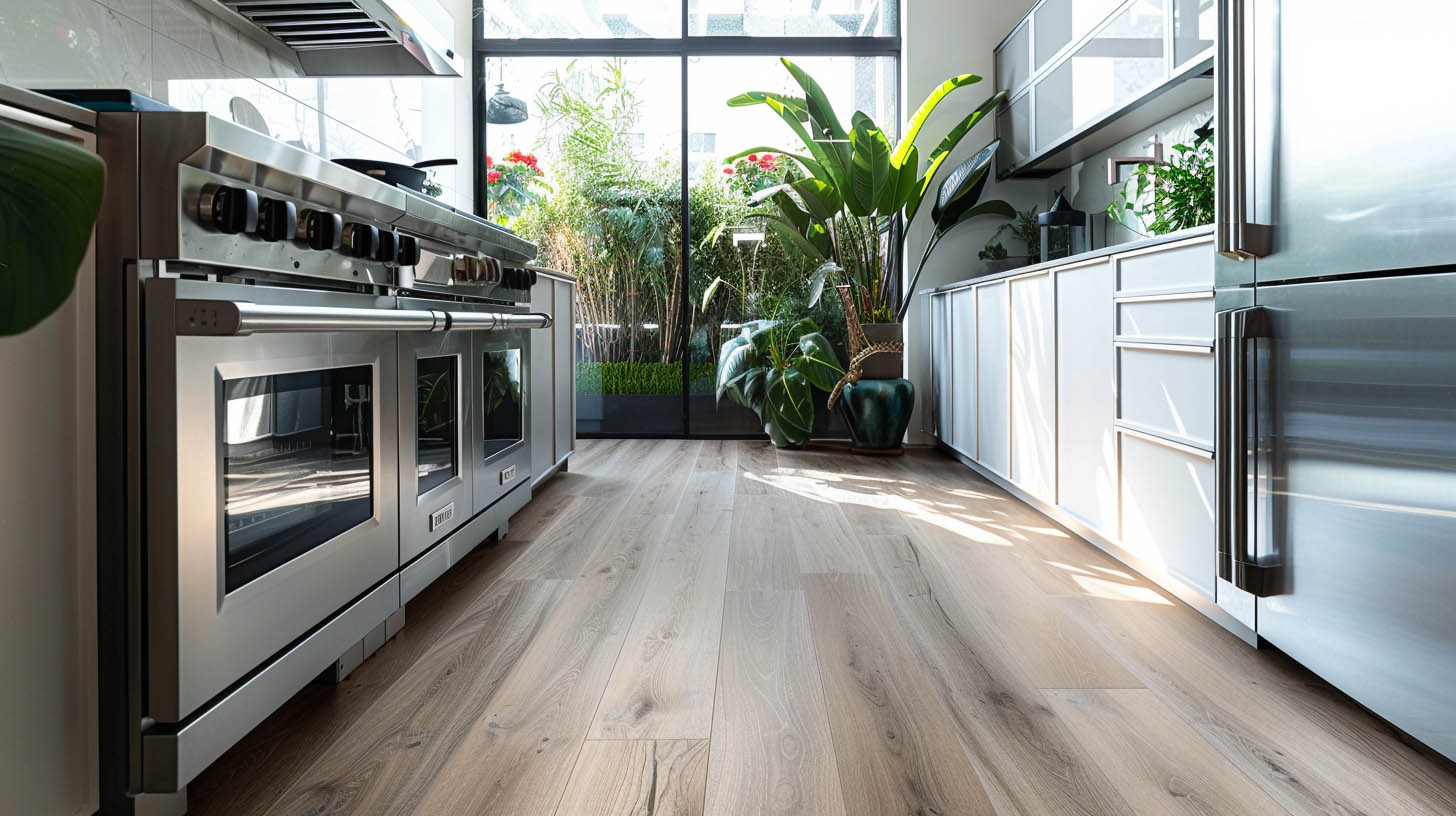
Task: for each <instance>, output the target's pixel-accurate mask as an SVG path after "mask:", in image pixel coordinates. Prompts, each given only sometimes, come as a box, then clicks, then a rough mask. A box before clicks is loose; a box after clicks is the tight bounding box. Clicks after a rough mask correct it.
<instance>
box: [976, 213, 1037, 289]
mask: <svg viewBox="0 0 1456 816" xmlns="http://www.w3.org/2000/svg"><path fill="white" fill-rule="evenodd" d="M1036 215H1037V208H1035V207H1033V208H1031V209H1029V210H1025V211H1019V212H1017V213H1016V215H1015V217H1013V218H1012V219H1011V220H1010V221H1008V222H1006V223H1005V224H1002V225H1001V226H999V227H997V228H996V231H995V232H993V233H991V237H990V238H988V239H986V245H985V247H983V248H982V249H981V251H980V252H978V253H976V256H977V257H978V258H980V259H981V260H983V261H985V262H986V273H987V274H989V275H994V274H996V273H998V272H1005V271H1006V270H1008V269H1017V268H1019V267H1023V266H1026V265H1028V264H1033V263H1036V261H1037V259H1039V258H1040V257H1041V229H1040V227H1038V226H1037V223H1036ZM1008 231H1009V232H1010V233H1011V237H1013V238H1015V239H1017V240H1018V241H1020V242H1021V243H1022V244H1023V245H1024V246H1025V247H1026V254H1025V255H1012V254H1010V253H1009V252H1008V251H1007V250H1006V247H1005V246H1004V245H1003V244H1002V243H1001V233H1003V232H1008Z"/></svg>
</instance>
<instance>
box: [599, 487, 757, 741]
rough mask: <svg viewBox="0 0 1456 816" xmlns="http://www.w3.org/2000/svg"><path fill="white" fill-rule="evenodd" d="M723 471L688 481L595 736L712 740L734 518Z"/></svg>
mask: <svg viewBox="0 0 1456 816" xmlns="http://www.w3.org/2000/svg"><path fill="white" fill-rule="evenodd" d="M724 475H725V474H724V473H723V472H722V471H717V470H700V471H697V472H695V473H693V475H692V476H690V477H689V478H688V483H687V488H686V490H685V491H684V493H683V496H682V501H681V503H680V504H679V506H678V512H677V514H676V515H674V517H673V520H672V523H671V525H670V526H669V527H668V530H667V535H666V540H665V541H663V542H662V545H661V546H660V547H659V548H658V551H657V558H656V563H655V564H654V565H653V567H652V569H651V572H650V573H649V577H648V580H647V591H646V594H645V595H644V597H643V599H642V603H641V605H640V607H639V608H638V610H637V615H636V617H635V618H634V619H633V621H632V626H631V629H630V630H629V631H628V633H627V640H626V644H625V645H624V646H623V648H622V654H621V656H620V657H619V658H618V660H617V665H616V668H615V670H614V671H613V672H612V678H611V680H610V681H609V682H608V683H607V690H606V693H605V694H604V695H603V696H602V701H601V704H600V706H599V707H598V709H597V715H596V718H595V719H594V721H593V724H592V729H591V732H590V733H591V734H592V735H593V736H594V737H596V738H599V739H634V740H643V739H647V740H650V739H658V740H667V739H707V737H708V734H709V731H710V729H711V727H712V722H713V692H714V689H715V687H716V681H717V674H718V636H719V632H720V630H721V628H722V620H723V592H724V587H725V582H726V580H727V569H728V548H729V528H730V526H731V524H732V518H733V486H734V482H733V480H731V479H727V478H724Z"/></svg>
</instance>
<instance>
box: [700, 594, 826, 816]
mask: <svg viewBox="0 0 1456 816" xmlns="http://www.w3.org/2000/svg"><path fill="white" fill-rule="evenodd" d="M813 650H814V647H813V644H812V640H811V636H810V633H809V619H808V611H807V609H806V607H805V604H804V596H803V594H802V593H800V592H730V593H728V595H727V597H726V598H725V600H724V605H723V639H722V646H721V652H720V654H721V658H720V664H719V668H718V699H717V704H716V705H715V707H714V711H713V738H712V742H711V747H710V749H709V760H708V793H707V806H706V808H705V811H704V812H705V813H707V814H708V816H788V814H793V815H794V816H844V814H845V808H844V801H843V798H842V794H841V793H840V785H839V770H838V766H837V764H836V761H835V756H834V746H833V744H832V741H831V737H830V732H829V720H828V714H827V712H826V710H825V703H824V693H823V687H822V686H821V684H820V678H819V670H818V667H817V664H816V662H815V661H814V660H813V659H812V658H811V657H810V656H811V655H812V654H813Z"/></svg>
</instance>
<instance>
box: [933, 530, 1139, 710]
mask: <svg viewBox="0 0 1456 816" xmlns="http://www.w3.org/2000/svg"><path fill="white" fill-rule="evenodd" d="M911 526H912V528H913V529H914V540H915V544H916V545H917V547H918V550H917V551H918V552H919V553H922V554H923V553H927V552H928V553H931V554H933V556H934V557H935V559H936V562H937V563H936V565H935V569H936V570H937V571H939V572H944V573H945V574H949V575H955V576H957V579H958V580H956V581H954V582H948V583H947V584H946V587H945V591H946V592H948V593H954V594H955V596H956V598H957V600H959V601H960V602H962V603H963V605H964V606H965V608H966V610H967V613H968V614H967V615H966V620H967V621H968V622H969V623H970V624H971V625H973V626H974V627H975V628H976V629H977V631H978V632H979V633H980V635H981V639H982V642H983V643H986V644H988V645H991V644H993V645H994V646H995V647H996V648H998V649H999V651H1000V652H1001V653H1002V654H1003V655H1004V656H1005V657H1006V658H1008V659H1010V660H1014V661H1015V663H1016V664H1017V665H1018V667H1019V668H1020V669H1021V671H1022V672H1023V673H1024V674H1025V675H1026V677H1027V678H1028V679H1029V680H1030V681H1031V684H1032V686H1033V687H1035V688H1138V687H1140V686H1142V683H1140V682H1138V680H1137V678H1136V677H1134V676H1133V675H1132V673H1131V672H1129V671H1128V670H1127V668H1126V667H1125V666H1123V665H1122V663H1120V662H1118V660H1116V659H1115V658H1114V657H1113V656H1112V655H1111V654H1110V653H1109V652H1108V651H1107V650H1106V649H1104V648H1103V647H1102V646H1101V645H1100V644H1098V643H1097V642H1096V640H1095V639H1093V638H1092V637H1091V636H1090V635H1089V634H1088V633H1087V632H1086V630H1084V629H1083V628H1082V627H1081V626H1079V625H1078V624H1077V623H1076V622H1075V621H1073V620H1072V619H1070V618H1068V617H1067V615H1066V614H1065V612H1064V611H1063V610H1062V609H1061V608H1060V607H1059V606H1057V603H1056V601H1055V600H1054V599H1053V598H1051V597H1048V596H1047V595H1045V594H1044V593H1043V592H1042V591H1041V589H1040V588H1038V587H1037V586H1036V584H1035V583H1034V582H1032V581H1031V580H1030V579H1029V578H1028V577H1027V576H1026V575H1025V574H1024V573H1023V572H1022V571H1021V570H1020V568H1019V567H1018V566H1017V565H1016V564H1015V563H1014V562H1013V561H1012V560H1010V558H1009V557H1008V556H1007V554H1006V553H1005V552H1003V551H999V548H995V547H987V546H985V545H981V544H977V543H976V542H973V541H967V540H965V539H963V538H960V537H958V536H955V535H953V534H951V533H948V532H946V531H945V530H944V529H942V528H939V527H936V526H934V525H931V524H926V523H924V522H921V521H915V522H913V523H912V524H911Z"/></svg>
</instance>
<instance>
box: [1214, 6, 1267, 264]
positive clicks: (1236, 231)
mask: <svg viewBox="0 0 1456 816" xmlns="http://www.w3.org/2000/svg"><path fill="white" fill-rule="evenodd" d="M1247 1H1248V0H1218V45H1217V49H1216V51H1215V52H1214V75H1215V91H1214V95H1215V96H1216V97H1217V104H1216V106H1215V112H1214V115H1215V117H1216V128H1215V136H1214V156H1215V158H1214V165H1215V171H1214V173H1215V181H1214V210H1215V218H1214V220H1215V221H1216V222H1217V228H1216V229H1215V230H1214V235H1215V238H1214V243H1215V249H1216V250H1217V251H1218V254H1220V255H1223V256H1224V257H1226V258H1232V259H1234V260H1239V261H1244V260H1248V259H1250V258H1262V257H1264V256H1266V255H1268V254H1269V253H1270V252H1272V251H1273V244H1274V241H1273V228H1272V227H1270V226H1268V225H1266V224H1254V223H1251V222H1250V221H1249V219H1248V198H1249V191H1248V189H1247V185H1248V172H1249V170H1248V168H1249V163H1248V146H1247V144H1246V141H1247V139H1246V132H1247V130H1248V115H1249V114H1248V111H1249V106H1248V87H1249V83H1248V50H1247V44H1248V27H1247V25H1246V23H1245V4H1246V2H1247Z"/></svg>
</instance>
